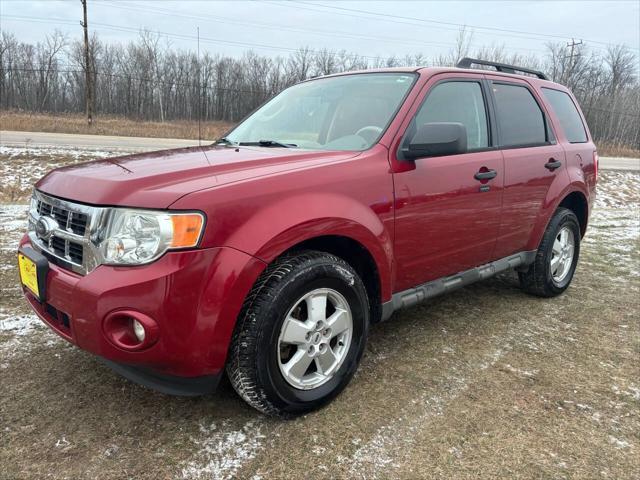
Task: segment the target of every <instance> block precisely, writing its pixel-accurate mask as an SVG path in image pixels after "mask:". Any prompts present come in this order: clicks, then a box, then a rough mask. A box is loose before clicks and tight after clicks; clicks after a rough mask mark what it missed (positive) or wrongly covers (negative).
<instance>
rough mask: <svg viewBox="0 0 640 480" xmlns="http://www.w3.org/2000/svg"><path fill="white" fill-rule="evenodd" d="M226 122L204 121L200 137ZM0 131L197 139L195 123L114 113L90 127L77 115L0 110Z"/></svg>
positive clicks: (217, 131)
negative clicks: (154, 120) (132, 117)
mask: <svg viewBox="0 0 640 480" xmlns="http://www.w3.org/2000/svg"><path fill="white" fill-rule="evenodd" d="M231 126H232V124H231V123H228V122H203V123H202V125H201V132H202V138H210V139H215V138H219V137H220V136H222V135H223V134H224V133H225V132H226V131H227V130H228V129H229V128H230V127H231ZM0 130H16V131H24V132H49V133H78V134H90V135H121V136H125V137H154V138H186V139H197V138H198V122H196V121H189V120H172V121H167V122H150V121H145V120H133V119H128V118H124V117H117V116H102V115H100V116H98V117H96V119H95V121H94V123H93V125H92V126H89V125H87V120H86V118H85V117H84V116H82V115H78V114H57V115H47V114H27V113H20V112H7V111H0Z"/></svg>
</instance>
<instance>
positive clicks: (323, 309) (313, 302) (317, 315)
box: [307, 293, 327, 322]
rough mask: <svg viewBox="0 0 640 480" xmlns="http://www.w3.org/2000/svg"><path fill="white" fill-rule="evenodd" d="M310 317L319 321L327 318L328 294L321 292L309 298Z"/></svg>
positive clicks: (308, 309)
mask: <svg viewBox="0 0 640 480" xmlns="http://www.w3.org/2000/svg"><path fill="white" fill-rule="evenodd" d="M307 311H308V312H309V319H310V320H313V321H314V322H317V321H319V320H326V319H327V294H326V293H319V294H317V295H313V296H311V297H308V298H307Z"/></svg>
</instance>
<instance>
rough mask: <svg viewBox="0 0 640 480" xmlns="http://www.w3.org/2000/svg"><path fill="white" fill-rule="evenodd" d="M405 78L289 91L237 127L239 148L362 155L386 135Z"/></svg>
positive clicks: (341, 80)
mask: <svg viewBox="0 0 640 480" xmlns="http://www.w3.org/2000/svg"><path fill="white" fill-rule="evenodd" d="M415 78H416V77H415V75H414V74H411V73H368V74H354V75H344V76H338V77H332V78H321V79H318V80H311V81H308V82H304V83H300V84H298V85H294V86H293V87H290V88H288V89H286V90H284V91H283V92H282V93H280V94H279V95H277V96H276V97H274V98H273V99H272V100H270V101H269V102H267V103H266V104H265V105H263V106H262V107H261V108H259V109H258V110H256V111H255V112H254V113H253V114H252V115H251V116H249V117H248V118H247V119H246V120H244V121H243V122H242V123H241V124H240V125H238V126H237V127H236V128H235V129H234V130H233V131H232V132H231V133H230V134H228V135H227V137H226V140H228V141H229V142H233V143H236V144H240V145H261V146H268V145H271V146H288V147H293V148H296V147H297V148H305V149H313V150H352V151H358V150H366V149H368V148H370V147H372V146H373V145H374V144H375V143H376V142H377V141H378V139H379V138H380V137H381V136H382V134H383V133H384V131H385V130H386V129H387V126H388V125H389V123H391V120H393V117H394V116H395V114H396V112H397V111H398V109H399V108H400V105H401V103H402V101H403V100H404V98H405V96H406V95H407V93H408V92H409V90H410V89H411V86H412V85H413V83H414V80H415Z"/></svg>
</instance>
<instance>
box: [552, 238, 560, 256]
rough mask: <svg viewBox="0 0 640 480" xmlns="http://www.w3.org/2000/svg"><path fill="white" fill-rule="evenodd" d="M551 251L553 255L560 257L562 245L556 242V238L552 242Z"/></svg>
mask: <svg viewBox="0 0 640 480" xmlns="http://www.w3.org/2000/svg"><path fill="white" fill-rule="evenodd" d="M552 250H553V253H555V254H556V255H560V252H561V251H562V245H561V243H560V240H558V239H557V238H556V241H555V242H553V248H552Z"/></svg>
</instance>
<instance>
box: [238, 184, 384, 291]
mask: <svg viewBox="0 0 640 480" xmlns="http://www.w3.org/2000/svg"><path fill="white" fill-rule="evenodd" d="M376 208H377V207H376V206H373V208H371V207H368V206H366V205H363V204H361V203H359V202H357V201H355V200H353V199H352V198H349V197H347V196H343V195H340V194H329V193H327V194H317V193H316V194H309V195H304V194H303V195H298V196H293V197H289V198H286V199H283V200H279V201H277V202H274V203H272V204H271V205H269V206H267V207H265V208H261V209H259V210H258V211H256V212H255V213H254V214H253V215H252V216H251V217H249V218H248V219H247V220H246V222H244V223H243V224H242V225H241V226H239V228H237V229H236V230H235V231H234V232H233V233H232V234H231V235H230V236H229V237H228V239H227V245H228V246H230V247H233V248H236V249H238V250H241V251H243V252H247V253H249V254H250V255H253V256H255V257H256V258H258V259H260V260H262V261H264V262H266V263H270V262H272V261H273V260H274V259H275V258H276V257H278V256H279V255H281V254H282V253H283V252H285V251H287V250H288V249H290V248H291V247H293V246H295V245H297V244H299V243H301V242H304V241H305V240H310V239H312V238H316V237H321V236H341V237H347V238H350V239H352V240H354V241H356V242H358V243H359V244H361V245H362V246H363V247H364V248H365V249H367V250H368V251H369V253H370V254H371V256H372V257H373V259H374V261H375V263H376V265H377V268H378V272H379V275H380V281H381V285H380V286H381V294H382V298H383V299H386V298H390V296H391V284H390V281H389V279H390V278H392V276H391V273H392V258H393V245H392V237H391V234H390V232H389V231H388V229H387V228H385V225H384V223H383V222H382V221H381V219H380V217H379V216H378V214H377V213H378V212H376V211H375V210H376ZM380 208H382V209H387V208H390V207H386V206H381V207H380ZM283 212H286V214H283ZM336 214H339V215H336Z"/></svg>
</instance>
